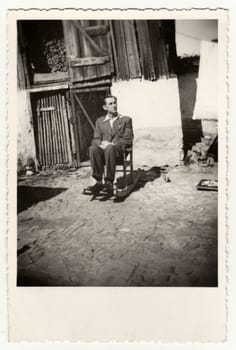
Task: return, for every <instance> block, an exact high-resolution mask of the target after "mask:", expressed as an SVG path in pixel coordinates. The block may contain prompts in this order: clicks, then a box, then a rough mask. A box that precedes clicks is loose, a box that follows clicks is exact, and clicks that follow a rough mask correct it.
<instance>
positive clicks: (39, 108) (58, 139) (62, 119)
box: [31, 90, 72, 166]
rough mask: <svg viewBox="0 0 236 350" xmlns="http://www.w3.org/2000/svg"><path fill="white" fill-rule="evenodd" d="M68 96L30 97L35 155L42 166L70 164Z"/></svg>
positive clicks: (37, 95)
mask: <svg viewBox="0 0 236 350" xmlns="http://www.w3.org/2000/svg"><path fill="white" fill-rule="evenodd" d="M67 93H68V92H66V91H65V90H60V91H55V92H40V93H32V94H31V101H32V108H33V118H34V133H35V140H36V152H37V158H38V161H39V164H40V165H41V166H53V165H61V164H63V165H65V164H68V165H69V164H71V163H72V148H71V132H70V124H69V106H68V100H67Z"/></svg>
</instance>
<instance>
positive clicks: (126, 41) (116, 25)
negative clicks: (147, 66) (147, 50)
mask: <svg viewBox="0 0 236 350" xmlns="http://www.w3.org/2000/svg"><path fill="white" fill-rule="evenodd" d="M111 31H112V44H113V51H114V56H115V65H116V76H117V78H118V79H122V80H128V79H130V78H131V79H132V78H139V77H141V68H140V62H139V54H138V47H137V39H136V35H135V28H134V21H133V20H125V21H118V20H114V21H111Z"/></svg>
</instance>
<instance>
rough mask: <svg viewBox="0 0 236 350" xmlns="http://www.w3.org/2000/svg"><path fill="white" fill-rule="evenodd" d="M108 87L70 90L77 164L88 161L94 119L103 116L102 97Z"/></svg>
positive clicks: (106, 92) (107, 90)
mask: <svg viewBox="0 0 236 350" xmlns="http://www.w3.org/2000/svg"><path fill="white" fill-rule="evenodd" d="M108 93H109V87H100V88H99V87H94V88H89V89H82V90H81V89H77V90H76V89H73V90H71V103H72V115H73V118H72V119H71V123H72V124H73V130H74V135H75V148H76V158H77V163H78V164H79V163H81V162H84V161H87V160H88V159H89V153H88V150H89V146H90V145H91V141H92V138H93V133H94V126H95V122H96V119H97V118H98V117H101V116H102V115H104V114H105V111H104V110H103V105H104V97H105V96H106V95H108Z"/></svg>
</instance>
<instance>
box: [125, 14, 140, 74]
mask: <svg viewBox="0 0 236 350" xmlns="http://www.w3.org/2000/svg"><path fill="white" fill-rule="evenodd" d="M124 35H125V39H126V50H127V57H128V67H129V76H130V78H140V77H141V68H140V63H139V53H138V47H137V40H136V36H135V29H134V21H133V20H125V21H124Z"/></svg>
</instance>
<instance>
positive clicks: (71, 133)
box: [66, 91, 76, 155]
mask: <svg viewBox="0 0 236 350" xmlns="http://www.w3.org/2000/svg"><path fill="white" fill-rule="evenodd" d="M69 101H70V93H69V91H66V110H67V115H68V120H69V129H70V137H71V148H72V149H71V151H72V154H73V155H74V154H76V148H75V135H74V130H73V124H72V114H71V108H70V106H71V104H70V102H69Z"/></svg>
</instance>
